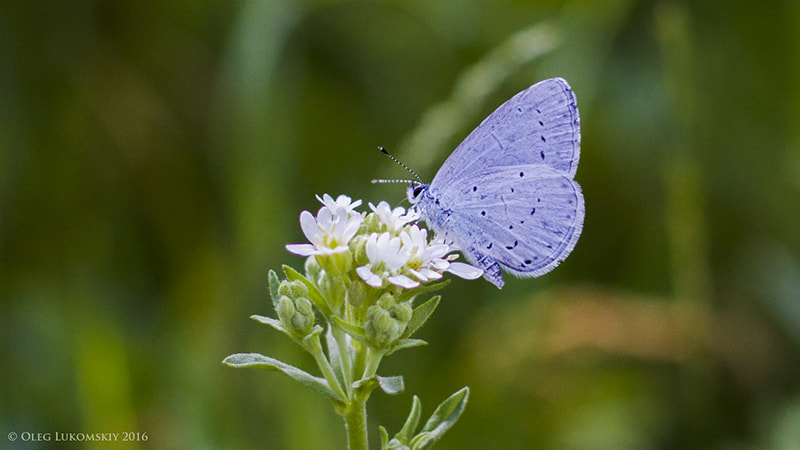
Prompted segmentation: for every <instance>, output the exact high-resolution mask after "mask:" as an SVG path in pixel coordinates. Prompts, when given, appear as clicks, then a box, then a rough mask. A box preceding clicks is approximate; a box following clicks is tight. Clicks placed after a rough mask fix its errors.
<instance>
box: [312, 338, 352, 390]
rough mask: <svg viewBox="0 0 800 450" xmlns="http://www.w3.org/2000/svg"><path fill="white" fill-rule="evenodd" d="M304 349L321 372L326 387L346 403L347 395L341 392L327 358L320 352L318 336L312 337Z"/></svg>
mask: <svg viewBox="0 0 800 450" xmlns="http://www.w3.org/2000/svg"><path fill="white" fill-rule="evenodd" d="M305 348H306V351H308V353H311V356H313V357H314V360H315V361H316V362H317V366H318V367H319V370H320V371H321V372H322V375H323V376H324V377H325V380H326V381H327V382H328V386H330V388H331V389H333V392H335V393H336V394H337V395H338V396H339V397H340V398H341V399H342V401H347V394H345V392H344V391H343V390H342V386H340V385H339V380H337V379H336V374H334V372H333V368H332V367H331V364H330V363H329V362H328V358H326V357H325V354H324V353H323V352H322V346H321V345H320V343H319V336H314V339H311V340H309V341H307V342H306V345H305Z"/></svg>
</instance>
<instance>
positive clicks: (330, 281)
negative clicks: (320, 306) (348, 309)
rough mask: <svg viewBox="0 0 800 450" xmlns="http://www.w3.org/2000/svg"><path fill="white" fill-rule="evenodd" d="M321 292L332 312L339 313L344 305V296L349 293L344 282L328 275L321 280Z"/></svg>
mask: <svg viewBox="0 0 800 450" xmlns="http://www.w3.org/2000/svg"><path fill="white" fill-rule="evenodd" d="M319 290H320V292H321V293H322V297H323V298H325V302H326V303H327V304H328V307H329V308H330V309H331V311H333V312H334V313H338V312H339V310H340V309H341V307H342V304H343V303H344V296H345V294H346V293H347V288H346V287H345V285H344V280H342V279H341V278H339V277H335V276H331V275H329V274H328V275H326V276H324V277H322V279H321V280H320V283H319Z"/></svg>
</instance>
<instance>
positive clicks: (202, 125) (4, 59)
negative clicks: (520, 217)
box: [0, 0, 800, 449]
mask: <svg viewBox="0 0 800 450" xmlns="http://www.w3.org/2000/svg"><path fill="white" fill-rule="evenodd" d="M799 55H800V7H799V6H798V4H797V3H796V2H790V1H785V0H765V1H762V2H742V1H734V2H721V1H712V0H701V1H688V0H684V1H679V0H661V1H655V0H654V1H646V0H640V1H634V0H612V1H606V2H589V1H572V2H563V1H552V0H551V1H541V2H529V1H521V0H508V1H503V2H493V1H489V0H457V1H456V0H445V1H440V2H430V1H427V0H410V1H404V2H400V1H313V0H306V1H299V0H295V1H293V0H250V1H248V0H241V1H238V2H229V1H220V0H203V1H192V2H189V1H177V2H159V1H139V2H125V1H119V0H117V1H91V0H78V1H73V2H62V3H60V2H47V1H36V0H34V1H27V2H21V1H9V2H3V3H2V5H0V336H1V337H2V344H3V345H2V348H0V367H2V370H0V386H2V388H0V430H2V433H3V434H2V440H0V442H1V443H0V447H6V446H7V445H11V448H36V447H44V446H43V445H42V444H47V443H39V444H36V443H27V444H25V443H22V442H16V443H14V444H10V443H9V442H8V441H7V440H6V438H5V436H6V434H7V433H8V432H9V431H15V432H18V433H21V432H23V431H31V432H55V431H61V432H92V433H93V432H125V431H129V432H130V431H138V432H146V433H147V434H148V436H149V440H148V441H147V442H142V443H140V444H139V446H140V447H141V448H226V449H231V448H271V449H308V448H343V447H344V432H343V430H342V427H341V423H340V422H339V419H338V418H337V417H336V416H335V414H334V413H333V411H332V409H331V408H330V405H329V404H328V403H327V402H326V401H325V400H323V399H321V398H317V397H315V396H313V395H312V394H310V393H308V392H306V391H305V390H303V389H302V388H300V387H296V386H293V383H292V382H291V381H290V380H285V379H283V377H280V376H279V375H277V374H271V373H260V372H249V371H235V370H231V369H229V368H226V367H224V366H223V365H222V364H221V363H220V361H221V360H222V358H223V357H224V356H225V355H228V354H230V353H234V352H239V351H255V352H262V353H268V354H270V355H273V356H275V357H278V358H280V359H283V360H286V361H289V362H292V363H294V364H297V365H300V366H304V367H312V365H311V364H310V361H307V360H303V357H302V356H301V352H298V351H297V349H296V348H293V347H292V346H291V344H290V343H288V342H285V340H283V339H281V336H277V333H271V332H270V330H268V329H266V328H264V327H259V326H257V325H256V324H255V323H253V322H252V321H250V320H248V316H249V315H250V314H253V313H259V314H272V311H271V306H270V304H269V300H268V298H267V293H266V272H267V269H269V268H277V267H278V266H279V264H281V263H289V264H295V265H297V264H299V263H300V258H298V257H294V256H291V255H289V254H287V253H286V252H285V250H284V249H283V245H284V244H286V243H288V242H299V241H301V240H302V239H303V237H302V234H301V232H300V229H299V227H298V226H297V217H298V214H299V212H300V211H301V210H303V209H311V210H316V209H317V208H318V204H317V202H316V200H315V199H314V198H313V195H314V194H322V193H324V192H327V193H330V194H332V195H338V194H340V193H346V194H348V195H351V196H353V197H354V198H363V199H364V200H365V201H372V202H375V203H377V201H378V200H381V199H387V200H389V201H390V202H399V201H401V200H402V198H403V195H404V190H405V188H404V186H398V185H384V186H375V185H370V184H369V180H370V179H371V178H374V177H386V178H391V177H394V176H399V177H404V176H406V174H405V173H403V172H402V169H399V168H398V167H396V166H394V165H392V164H391V163H389V162H387V161H385V159H383V158H382V157H381V156H380V155H379V153H378V152H377V151H376V150H375V148H376V146H378V145H384V146H386V147H387V148H389V149H392V150H394V151H395V153H396V155H397V156H398V157H399V158H401V159H403V160H404V161H405V162H406V163H407V164H409V165H410V166H412V167H414V168H415V169H416V170H417V171H418V172H420V174H421V175H422V176H423V177H424V178H426V179H431V178H432V176H433V174H434V173H435V170H436V167H438V164H439V163H440V162H441V161H443V160H444V158H445V157H446V156H447V155H448V154H449V152H450V151H451V149H452V148H454V147H455V145H457V143H458V141H459V140H460V139H461V137H463V136H466V134H467V133H468V132H469V131H470V130H471V128H473V127H474V126H475V125H477V124H478V123H479V122H480V121H481V120H482V119H483V117H484V116H485V115H486V114H488V113H489V112H490V111H491V110H492V109H493V108H494V107H496V106H497V105H499V104H500V103H501V102H502V101H503V100H505V99H507V98H509V97H510V96H511V95H513V94H514V93H516V92H517V91H520V90H522V89H524V88H526V87H528V86H529V85H531V84H533V83H534V82H536V81H538V80H541V79H544V78H547V77H551V76H562V77H564V78H566V79H567V80H568V81H569V82H570V83H571V85H572V87H573V89H574V90H575V92H576V94H577V98H578V103H579V107H580V111H581V118H582V131H583V141H582V149H583V152H582V161H581V165H580V170H579V171H578V175H577V179H578V181H579V182H580V183H581V185H582V186H583V190H584V195H585V197H586V205H587V215H586V223H585V227H584V232H583V236H582V237H581V239H580V242H579V243H578V245H577V248H576V249H575V251H574V252H573V254H572V255H571V256H570V257H569V259H568V260H567V261H566V262H564V263H563V264H562V265H561V267H559V268H558V269H557V270H556V271H554V272H553V273H551V274H548V275H547V276H545V277H542V278H540V279H536V280H523V281H514V280H511V281H509V282H508V284H507V287H506V288H505V289H503V290H502V291H497V290H496V289H494V288H493V287H492V286H491V285H489V284H488V283H485V282H483V281H479V282H466V281H462V280H456V281H455V282H454V283H453V285H452V286H451V287H449V288H448V289H447V291H445V292H443V294H444V298H443V301H442V304H441V306H440V308H439V310H438V311H437V313H436V315H435V316H434V317H433V319H432V320H431V321H430V322H429V323H428V325H427V326H426V328H425V329H424V330H422V334H423V336H422V337H423V338H424V339H426V340H428V341H429V342H431V345H430V346H429V347H425V348H422V349H418V350H415V351H413V352H407V354H404V355H401V356H397V357H396V358H389V359H388V360H387V361H386V366H385V367H386V370H387V373H385V374H384V375H396V374H403V375H406V387H407V390H408V393H406V394H404V395H400V396H397V397H386V396H381V395H376V396H375V398H374V399H373V401H372V402H371V408H372V410H371V417H370V419H371V426H372V427H377V423H378V422H380V423H382V424H384V425H385V426H387V427H388V428H389V429H390V430H391V429H397V428H399V426H400V425H401V424H402V420H403V418H404V417H405V414H406V413H407V411H408V408H409V407H410V405H411V395H409V394H410V393H415V394H418V395H419V396H420V397H421V399H422V403H423V406H427V407H429V408H430V407H431V406H430V405H435V404H436V403H438V402H439V401H441V400H442V399H444V398H445V397H446V396H447V395H448V393H450V392H453V391H454V390H455V389H457V388H459V387H461V386H464V385H469V386H470V387H471V391H472V396H471V400H470V404H469V406H468V408H467V410H466V413H465V414H464V416H463V417H462V419H461V421H460V422H459V424H458V425H457V426H456V427H454V429H453V430H452V431H451V432H450V433H448V436H447V437H446V438H445V439H444V440H443V441H442V443H441V448H442V449H447V448H450V449H470V448H476V449H477V448H480V449H483V448H505V449H525V448H557V449H602V448H613V449H624V448H631V449H642V448H665V449H666V448H693V449H701V448H702V449H706V448H720V449H723V448H724V449H751V448H752V449H755V448H775V449H790V448H792V449H794V448H798V447H800V433H798V423H799V422H798V421H800V419H799V417H800V331H798V330H800V233H798V232H797V224H798V223H800V220H798V219H800V207H798V206H800V181H799V180H800V131H799V130H800V127H798V126H797V125H796V124H797V123H798V122H799V121H800V57H798V56H799ZM398 174H399V175H398ZM468 283H471V284H468ZM429 413H430V411H429V410H424V411H423V415H427V414H429ZM371 435H372V438H374V439H377V432H376V428H374V429H373V430H372V433H371ZM50 444H53V443H50ZM126 448H130V449H134V448H137V444H132V445H130V446H126Z"/></svg>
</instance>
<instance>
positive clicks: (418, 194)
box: [414, 186, 425, 198]
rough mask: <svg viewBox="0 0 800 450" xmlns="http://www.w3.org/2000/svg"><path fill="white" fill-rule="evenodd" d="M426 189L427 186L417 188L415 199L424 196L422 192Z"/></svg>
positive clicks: (415, 189)
mask: <svg viewBox="0 0 800 450" xmlns="http://www.w3.org/2000/svg"><path fill="white" fill-rule="evenodd" d="M424 189H425V186H417V187H415V188H414V198H417V197H419V196H420V194H422V191H423V190H424Z"/></svg>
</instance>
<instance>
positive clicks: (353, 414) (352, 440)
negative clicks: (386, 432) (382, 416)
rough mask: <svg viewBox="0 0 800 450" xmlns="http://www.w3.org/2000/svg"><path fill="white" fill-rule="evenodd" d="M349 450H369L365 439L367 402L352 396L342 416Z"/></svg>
mask: <svg viewBox="0 0 800 450" xmlns="http://www.w3.org/2000/svg"><path fill="white" fill-rule="evenodd" d="M344 425H345V428H346V429H347V448H348V449H349V450H369V444H368V441H367V402H366V400H360V399H358V398H354V399H352V400H351V402H350V405H349V408H348V411H347V414H346V415H345V416H344Z"/></svg>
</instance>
